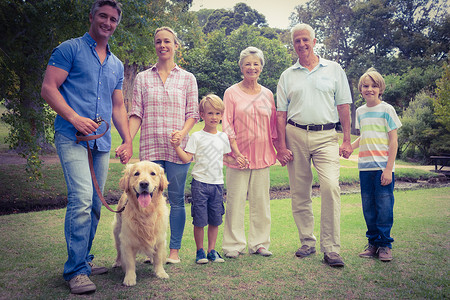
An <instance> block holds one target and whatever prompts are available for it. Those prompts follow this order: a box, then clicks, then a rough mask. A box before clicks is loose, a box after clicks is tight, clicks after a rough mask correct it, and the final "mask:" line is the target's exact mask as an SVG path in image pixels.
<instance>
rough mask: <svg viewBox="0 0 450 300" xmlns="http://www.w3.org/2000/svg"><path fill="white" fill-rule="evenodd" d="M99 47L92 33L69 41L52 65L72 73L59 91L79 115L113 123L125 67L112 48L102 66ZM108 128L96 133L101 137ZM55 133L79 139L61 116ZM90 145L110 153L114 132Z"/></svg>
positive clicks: (51, 60)
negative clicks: (114, 102) (116, 94)
mask: <svg viewBox="0 0 450 300" xmlns="http://www.w3.org/2000/svg"><path fill="white" fill-rule="evenodd" d="M96 46H97V43H96V42H95V40H94V39H93V38H92V37H91V36H90V35H89V33H86V34H85V35H84V36H82V37H79V38H76V39H71V40H68V41H65V42H63V43H62V44H61V45H59V46H58V47H56V48H55V49H54V50H53V53H52V55H51V57H50V60H49V63H48V65H50V66H54V67H58V68H60V69H63V70H65V71H67V72H68V73H69V74H68V75H67V78H66V80H65V81H64V82H63V84H62V85H61V86H60V88H59V91H60V92H61V94H62V96H63V97H64V99H65V100H66V102H67V104H68V105H69V106H70V107H71V108H72V109H73V110H74V111H75V112H76V113H78V114H79V115H80V116H82V117H86V118H90V119H94V118H96V117H102V118H103V119H104V120H106V121H107V122H108V123H110V124H111V117H112V94H113V92H114V90H121V89H122V83H123V64H122V62H121V61H120V60H119V59H118V58H117V57H116V56H115V55H114V54H112V53H111V52H110V51H109V46H108V48H107V56H106V59H105V60H104V61H103V64H102V63H100V59H99V56H98V54H97V52H96V51H95V47H96ZM105 129H106V127H105V124H104V123H102V125H101V126H100V127H99V128H98V129H97V132H96V133H94V134H100V133H102V132H104V130H105ZM55 131H57V132H60V133H61V134H63V135H64V136H66V137H68V138H70V139H73V140H76V137H75V133H76V132H77V130H76V129H75V127H74V126H73V125H72V124H71V123H70V122H68V121H66V120H64V119H63V118H62V117H61V116H59V115H58V116H57V117H56V120H55ZM89 143H90V147H91V148H92V147H93V145H94V143H96V145H97V148H98V150H99V151H110V149H111V130H108V132H107V133H106V134H105V135H104V136H103V137H101V138H100V139H97V140H96V141H90V142H89Z"/></svg>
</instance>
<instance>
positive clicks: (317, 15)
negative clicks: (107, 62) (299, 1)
mask: <svg viewBox="0 0 450 300" xmlns="http://www.w3.org/2000/svg"><path fill="white" fill-rule="evenodd" d="M121 2H122V3H123V8H124V18H123V21H122V22H121V24H120V25H119V26H118V28H117V30H116V32H115V34H114V36H113V37H112V38H111V40H110V44H111V48H112V50H113V52H114V53H115V54H116V55H117V56H118V57H119V58H120V59H121V60H122V61H123V63H124V66H125V81H124V95H125V101H126V104H127V106H128V107H129V106H130V102H131V101H130V99H131V91H132V86H133V82H134V78H135V76H136V74H137V72H139V71H142V70H144V69H146V68H148V67H149V66H151V65H152V64H153V63H155V59H156V56H155V52H154V47H153V32H154V30H155V29H156V28H158V27H161V26H170V27H172V28H174V29H175V31H176V32H177V33H178V36H179V37H180V39H181V40H182V41H183V47H182V49H181V50H180V51H179V53H178V57H177V62H178V64H179V65H180V66H182V67H183V68H185V69H187V70H188V71H190V72H192V73H193V74H194V75H195V76H196V78H197V80H198V84H199V96H200V97H202V96H203V95H204V94H206V93H215V94H217V95H219V96H222V95H223V93H224V91H225V89H226V88H228V87H229V86H231V85H232V84H234V83H236V82H238V81H240V80H241V74H240V71H239V67H238V65H237V61H238V59H239V53H240V51H241V50H242V49H244V48H245V47H247V46H249V45H252V46H256V47H259V48H260V49H262V50H263V51H264V54H265V58H266V61H267V63H266V66H265V68H264V70H263V73H262V74H261V78H260V83H261V84H263V85H264V86H266V87H268V88H269V89H270V90H272V92H273V93H274V94H276V84H277V81H278V78H279V76H280V74H281V72H282V71H283V70H284V69H286V68H287V67H288V66H289V65H291V64H292V63H293V62H295V60H296V56H295V52H294V51H293V49H292V45H291V42H290V33H289V30H286V29H278V28H270V27H268V25H267V22H266V20H265V17H264V15H262V14H260V13H259V12H258V11H256V10H255V9H253V8H251V7H250V6H248V5H246V4H245V3H238V4H236V5H235V6H234V7H233V8H232V9H231V10H224V9H220V10H212V9H202V10H200V11H198V12H193V11H190V10H189V8H190V7H191V4H192V0H173V1H168V0H141V1H134V0H123V1H121ZM91 3H92V1H91V0H0V101H1V102H2V103H3V104H4V105H5V106H6V107H7V109H8V110H7V111H6V112H5V113H4V114H3V116H2V119H3V120H4V121H5V122H7V124H9V135H8V142H9V144H10V147H11V149H14V151H16V152H17V153H19V154H21V155H22V156H24V157H26V158H27V159H28V164H27V166H28V171H29V173H30V177H31V178H34V179H39V178H40V176H41V171H40V166H41V159H40V155H41V154H42V153H43V152H45V151H51V150H52V149H53V147H52V138H53V133H52V122H53V119H54V112H53V111H52V110H51V109H49V107H48V106H47V104H46V103H45V101H44V100H43V99H42V98H41V97H40V86H41V83H42V79H43V75H44V72H45V68H46V63H47V61H48V59H49V57H50V54H51V51H52V49H53V48H54V47H56V46H57V45H58V44H59V43H61V42H62V41H64V40H66V39H69V38H73V37H78V36H81V35H83V34H84V33H85V32H86V31H87V30H88V28H89V18H88V13H89V9H90V6H91ZM448 8H449V4H448V2H447V1H445V0H338V1H334V0H333V1H331V0H310V1H309V2H307V3H306V4H304V5H299V6H297V7H296V8H295V10H294V11H293V12H292V15H291V18H290V20H291V26H293V25H294V24H296V23H298V22H306V23H309V24H311V25H312V26H313V27H314V28H315V30H316V35H317V39H318V45H317V47H316V51H317V53H318V54H320V55H321V56H323V57H325V58H327V59H332V60H335V61H337V62H338V63H340V64H341V65H342V66H343V68H344V69H345V71H346V73H347V76H348V80H349V83H350V85H351V87H352V91H353V101H354V103H353V105H352V117H353V118H354V113H355V111H356V108H357V107H358V106H359V105H361V104H362V103H363V101H362V99H361V98H360V97H359V96H358V92H357V89H356V86H357V81H358V79H359V77H360V76H361V74H363V73H364V71H365V70H366V69H368V68H369V67H372V66H373V67H375V68H377V69H378V70H379V71H380V72H381V73H382V75H384V76H385V78H386V82H387V89H386V93H385V95H384V100H385V101H387V102H389V103H390V104H392V105H394V107H395V108H396V109H397V112H398V113H399V115H400V116H402V115H403V113H404V112H405V113H406V111H407V110H408V109H409V110H410V111H412V110H414V109H417V108H414V107H410V103H411V102H412V101H413V100H414V99H415V98H416V97H418V95H421V93H423V92H425V93H426V94H427V95H428V96H429V97H430V99H431V100H432V101H431V102H430V101H426V102H421V103H422V104H423V105H426V106H427V107H428V108H429V109H430V111H429V113H431V114H432V115H433V114H434V115H435V116H436V117H437V118H436V122H435V123H432V124H426V126H419V127H413V128H414V130H415V131H417V130H422V128H431V129H432V130H433V131H435V132H437V133H438V134H431V133H430V132H421V133H420V134H421V135H426V136H427V139H426V141H425V142H424V143H422V142H421V140H420V139H415V140H413V139H409V136H406V137H405V142H404V143H403V144H401V145H400V146H401V150H402V151H401V153H404V154H408V153H409V154H411V155H412V156H413V157H412V158H415V159H423V160H426V159H427V158H428V156H429V155H431V154H438V153H450V148H449V145H448V143H447V142H444V143H442V142H441V140H440V137H448V136H449V128H448V123H449V122H448V113H447V119H446V117H445V114H446V113H445V112H448V111H449V110H448V109H447V108H448V93H449V92H448V84H445V82H448V71H445V70H446V69H445V68H444V67H443V66H444V64H445V63H446V62H447V59H448V54H449V51H450V17H449V13H448V12H449V10H448ZM446 72H447V73H446ZM437 80H440V81H439V82H441V84H440V85H439V87H437V83H436V82H437ZM446 80H447V81H446ZM275 96H276V95H275ZM446 99H447V100H446ZM414 113H415V112H411V113H408V114H407V115H409V114H412V115H414ZM417 114H419V112H417ZM406 118H409V117H408V116H406ZM406 120H407V119H405V121H406ZM353 124H354V122H353ZM405 128H406V127H405ZM352 133H353V134H355V133H356V131H355V130H354V129H353V131H352ZM430 139H431V140H430ZM406 146H407V147H408V149H406V148H405V149H403V147H406ZM413 148H414V149H413ZM411 149H412V150H411ZM423 149H427V151H424V150H423ZM403 150H404V151H403Z"/></svg>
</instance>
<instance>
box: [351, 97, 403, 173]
mask: <svg viewBox="0 0 450 300" xmlns="http://www.w3.org/2000/svg"><path fill="white" fill-rule="evenodd" d="M355 125H356V128H357V129H359V130H360V132H361V138H360V141H359V155H358V169H359V170H360V171H376V170H384V169H385V168H386V165H387V161H388V156H389V135H388V132H390V131H392V130H394V129H398V128H400V127H401V126H402V123H401V122H400V120H399V118H398V116H397V113H396V112H395V109H394V108H393V107H392V105H390V104H388V103H386V102H384V101H381V103H380V104H378V105H376V106H373V107H368V106H367V105H366V104H364V105H363V106H361V107H359V108H358V109H357V110H356V124H355ZM394 169H395V165H394V168H393V169H392V171H394Z"/></svg>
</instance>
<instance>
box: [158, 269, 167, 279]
mask: <svg viewBox="0 0 450 300" xmlns="http://www.w3.org/2000/svg"><path fill="white" fill-rule="evenodd" d="M156 277H158V278H160V279H167V278H169V275H168V274H167V273H166V271H164V270H162V271H159V272H157V273H156Z"/></svg>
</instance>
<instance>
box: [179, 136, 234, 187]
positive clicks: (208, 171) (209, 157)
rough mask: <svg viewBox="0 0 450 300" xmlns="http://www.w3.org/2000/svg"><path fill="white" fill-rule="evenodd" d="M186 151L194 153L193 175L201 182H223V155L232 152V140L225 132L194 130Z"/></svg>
mask: <svg viewBox="0 0 450 300" xmlns="http://www.w3.org/2000/svg"><path fill="white" fill-rule="evenodd" d="M184 151H186V152H189V153H192V154H194V160H195V165H194V167H193V168H192V172H191V174H192V177H193V178H194V179H195V180H197V181H200V182H203V183H209V184H223V156H224V155H225V154H227V153H230V152H231V148H230V141H229V140H228V136H227V134H226V133H224V132H220V131H218V132H217V133H216V134H212V133H208V132H206V131H204V130H201V131H197V132H194V133H193V134H192V136H190V137H189V141H188V143H187V145H186V148H185V149H184Z"/></svg>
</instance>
